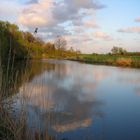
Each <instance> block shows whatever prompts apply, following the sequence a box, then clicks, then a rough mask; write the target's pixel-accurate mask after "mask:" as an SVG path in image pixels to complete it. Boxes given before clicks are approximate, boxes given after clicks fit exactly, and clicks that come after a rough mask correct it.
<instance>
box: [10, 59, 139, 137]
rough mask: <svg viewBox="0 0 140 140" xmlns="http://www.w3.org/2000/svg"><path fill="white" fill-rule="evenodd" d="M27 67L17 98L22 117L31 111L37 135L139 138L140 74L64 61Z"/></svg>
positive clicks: (30, 125) (31, 125)
mask: <svg viewBox="0 0 140 140" xmlns="http://www.w3.org/2000/svg"><path fill="white" fill-rule="evenodd" d="M19 66H20V65H19ZM26 69H28V70H27V71H26V70H25V71H26V73H28V74H24V75H22V76H21V77H22V78H19V79H22V80H19V81H22V82H20V84H19V82H18V84H16V86H17V88H16V90H14V92H13V96H12V100H13V101H14V104H13V106H14V108H15V110H16V115H17V116H19V113H20V111H21V110H24V111H25V112H26V121H27V122H26V123H27V127H28V128H29V129H30V131H31V132H32V133H34V132H36V131H38V130H39V131H40V132H42V133H44V132H47V133H48V135H49V136H54V137H55V139H57V140H140V70H138V69H129V68H117V67H109V66H96V65H89V64H82V63H79V62H71V61H60V60H44V61H42V62H41V61H38V62H37V61H36V62H32V65H30V68H29V67H27V68H26ZM25 71H24V72H25ZM21 73H22V72H21ZM29 73H30V74H29ZM20 75H21V74H20ZM23 79H26V80H23ZM27 79H28V80H27Z"/></svg>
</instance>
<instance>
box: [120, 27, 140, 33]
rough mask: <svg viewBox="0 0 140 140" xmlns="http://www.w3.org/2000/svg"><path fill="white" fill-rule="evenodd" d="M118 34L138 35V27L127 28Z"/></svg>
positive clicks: (139, 30) (139, 29)
mask: <svg viewBox="0 0 140 140" xmlns="http://www.w3.org/2000/svg"><path fill="white" fill-rule="evenodd" d="M118 32H123V33H140V26H133V27H128V28H122V29H119V30H118Z"/></svg>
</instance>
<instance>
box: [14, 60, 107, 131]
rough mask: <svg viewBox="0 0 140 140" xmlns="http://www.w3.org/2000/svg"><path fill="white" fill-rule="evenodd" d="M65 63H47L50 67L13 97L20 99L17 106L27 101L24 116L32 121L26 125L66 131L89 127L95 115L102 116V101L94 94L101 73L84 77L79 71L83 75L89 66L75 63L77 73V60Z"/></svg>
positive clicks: (24, 85)
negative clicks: (84, 66) (83, 67)
mask: <svg viewBox="0 0 140 140" xmlns="http://www.w3.org/2000/svg"><path fill="white" fill-rule="evenodd" d="M67 63H69V64H67ZM67 63H66V64H65V63H64V62H63V63H53V64H52V65H54V64H55V66H54V67H49V68H52V69H49V70H47V69H45V70H44V72H43V73H41V74H40V75H38V76H35V77H34V78H33V79H32V80H31V81H30V82H28V83H25V84H23V85H22V87H20V90H19V93H18V94H17V96H16V97H15V98H16V100H17V99H19V100H22V102H19V100H17V102H18V103H19V104H18V106H19V107H21V106H22V104H21V105H20V103H23V102H24V105H26V106H25V108H24V110H25V111H26V112H27V114H28V116H27V117H28V119H27V120H29V122H31V120H32V121H33V122H34V123H33V124H31V123H29V124H30V126H29V127H36V128H37V127H38V126H40V127H41V128H43V129H48V127H49V128H51V129H52V130H53V131H56V132H65V131H70V130H75V129H77V128H81V127H88V126H90V125H91V124H92V122H93V119H94V116H97V117H102V116H103V112H102V111H101V110H100V106H101V105H102V104H103V103H102V102H101V101H100V100H99V99H97V98H96V94H95V93H96V85H97V83H98V81H99V80H101V79H102V78H101V76H102V77H103V75H101V76H99V74H97V76H96V72H95V75H92V76H93V77H94V79H95V80H93V78H91V77H90V76H89V77H88V76H87V77H85V78H83V77H81V74H79V73H83V75H85V74H86V73H87V72H88V71H89V69H81V68H78V67H77V70H78V71H79V73H77V71H75V70H76V69H75V66H77V64H78V63H70V62H67ZM50 64H51V63H50ZM50 64H49V65H50ZM104 76H105V75H104ZM16 105H17V103H16ZM49 116H50V117H49ZM32 117H34V118H35V119H33V118H32ZM48 122H49V125H48ZM44 124H47V125H45V126H44ZM32 125H33V126H32Z"/></svg>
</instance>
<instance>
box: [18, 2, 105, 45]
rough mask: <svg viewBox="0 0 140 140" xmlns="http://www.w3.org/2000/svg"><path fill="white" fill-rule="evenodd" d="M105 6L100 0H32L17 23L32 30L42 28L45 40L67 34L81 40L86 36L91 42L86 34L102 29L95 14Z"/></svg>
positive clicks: (41, 31)
mask: <svg viewBox="0 0 140 140" xmlns="http://www.w3.org/2000/svg"><path fill="white" fill-rule="evenodd" d="M104 7H105V6H104V5H103V4H100V3H99V1H97V0H40V1H37V0H30V1H28V2H27V3H26V5H25V7H24V9H23V10H22V12H21V14H20V16H19V18H18V22H19V23H20V24H22V25H24V26H26V27H28V28H29V30H32V29H33V28H35V27H39V31H40V35H41V34H42V36H43V38H46V39H53V38H55V37H56V36H57V35H64V36H67V38H69V40H70V38H73V37H72V36H77V38H79V39H80V38H83V36H84V37H85V38H84V40H88V41H89V40H90V39H91V38H89V36H85V35H84V34H88V33H87V32H90V31H92V30H94V29H96V28H99V26H98V24H97V22H96V18H95V14H96V11H97V10H100V9H102V8H104ZM45 35H46V37H45ZM68 36H69V37H68ZM70 41H71V42H72V40H70ZM81 41H82V40H80V42H81Z"/></svg>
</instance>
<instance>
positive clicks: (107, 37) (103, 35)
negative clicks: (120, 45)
mask: <svg viewBox="0 0 140 140" xmlns="http://www.w3.org/2000/svg"><path fill="white" fill-rule="evenodd" d="M93 36H94V37H95V38H98V39H103V40H106V41H110V40H113V38H112V37H111V36H110V35H108V34H106V33H104V32H101V31H97V32H95V33H93Z"/></svg>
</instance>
